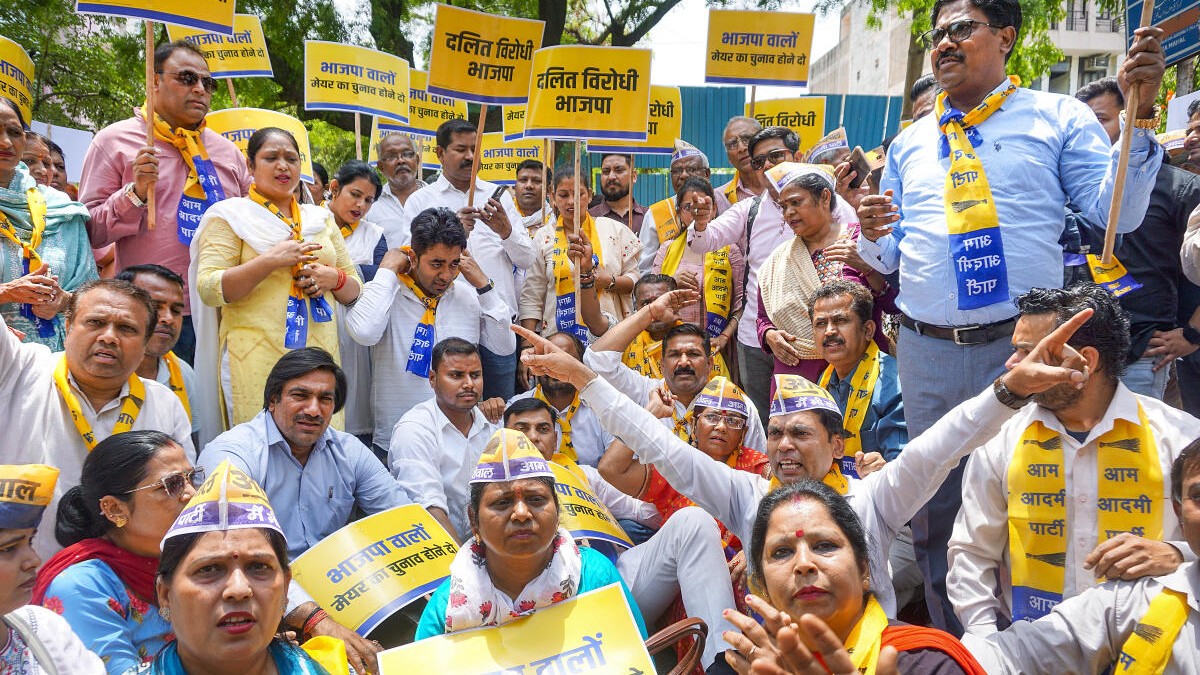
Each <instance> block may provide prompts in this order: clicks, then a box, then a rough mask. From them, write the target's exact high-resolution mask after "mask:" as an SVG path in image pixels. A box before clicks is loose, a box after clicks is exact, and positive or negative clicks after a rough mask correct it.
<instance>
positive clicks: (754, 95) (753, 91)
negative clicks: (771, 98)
mask: <svg viewBox="0 0 1200 675" xmlns="http://www.w3.org/2000/svg"><path fill="white" fill-rule="evenodd" d="M757 97H758V86H757V85H753V84H752V85H750V112H749V114H747V115H746V117H754V99H755V98H757Z"/></svg>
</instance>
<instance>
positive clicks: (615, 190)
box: [600, 185, 629, 202]
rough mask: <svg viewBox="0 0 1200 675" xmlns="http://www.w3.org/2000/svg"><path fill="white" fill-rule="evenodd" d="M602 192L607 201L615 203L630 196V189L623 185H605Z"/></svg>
mask: <svg viewBox="0 0 1200 675" xmlns="http://www.w3.org/2000/svg"><path fill="white" fill-rule="evenodd" d="M600 192H601V193H603V194H604V198H605V199H606V200H608V201H610V202H615V201H617V200H618V199H624V198H625V195H627V194H629V188H627V187H624V186H621V185H605V186H604V187H603V188H601V189H600Z"/></svg>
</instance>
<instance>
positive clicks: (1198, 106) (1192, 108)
mask: <svg viewBox="0 0 1200 675" xmlns="http://www.w3.org/2000/svg"><path fill="white" fill-rule="evenodd" d="M10 103H11V101H10ZM1196 113H1200V98H1197V99H1196V100H1194V101H1192V102H1191V103H1189V104H1188V109H1187V115H1188V120H1189V121H1190V120H1191V119H1192V118H1193V117H1195V116H1196ZM20 115H21V113H19V112H18V113H17V116H18V117H20Z"/></svg>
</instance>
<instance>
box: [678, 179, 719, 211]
mask: <svg viewBox="0 0 1200 675" xmlns="http://www.w3.org/2000/svg"><path fill="white" fill-rule="evenodd" d="M689 192H700V193H702V194H704V195H705V196H706V197H708V198H709V199H712V200H713V204H716V199H717V193H716V192H714V191H713V186H712V183H710V182H709V180H708V179H707V178H701V177H700V176H688V178H687V180H685V181H683V185H680V186H679V191H678V192H676V193H675V208H677V209H678V208H679V205H680V203H681V202H683V196H684V195H685V194H687V193H689Z"/></svg>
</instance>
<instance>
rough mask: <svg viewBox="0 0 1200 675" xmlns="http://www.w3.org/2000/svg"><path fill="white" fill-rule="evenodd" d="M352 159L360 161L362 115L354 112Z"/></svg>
mask: <svg viewBox="0 0 1200 675" xmlns="http://www.w3.org/2000/svg"><path fill="white" fill-rule="evenodd" d="M354 159H357V160H358V161H360V162H361V161H362V115H360V114H359V113H357V112H356V113H354Z"/></svg>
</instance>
